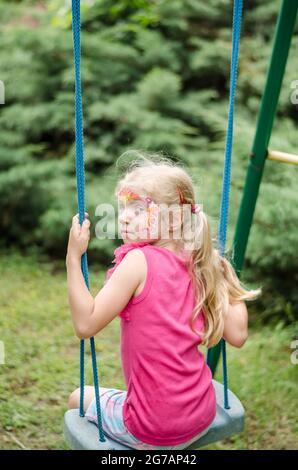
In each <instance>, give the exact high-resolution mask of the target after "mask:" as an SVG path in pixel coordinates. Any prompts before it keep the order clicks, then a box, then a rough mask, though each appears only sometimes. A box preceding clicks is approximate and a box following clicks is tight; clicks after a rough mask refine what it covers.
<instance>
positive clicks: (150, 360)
mask: <svg viewBox="0 0 298 470" xmlns="http://www.w3.org/2000/svg"><path fill="white" fill-rule="evenodd" d="M135 248H137V249H140V250H142V252H143V253H144V255H145V257H146V262H147V278H146V281H145V286H144V288H143V290H142V292H141V293H140V294H139V295H137V296H133V297H131V299H130V301H129V302H128V304H127V305H126V307H125V308H124V310H122V312H121V313H120V317H121V359H122V368H123V373H124V378H125V382H126V386H127V396H126V399H125V402H124V408H123V419H124V423H125V425H126V427H127V429H128V430H129V431H130V432H131V434H133V435H134V436H135V437H136V438H138V439H139V440H141V441H143V442H145V443H147V444H152V445H157V446H162V445H165V446H171V445H177V444H182V443H184V442H186V441H188V440H190V439H191V438H193V437H194V436H196V435H197V434H199V433H200V432H202V431H203V430H204V429H205V428H206V427H207V426H209V424H211V422H212V421H213V419H214V418H215V415H216V398H215V391H214V387H213V384H212V374H211V371H210V369H209V367H208V366H207V364H206V362H205V358H204V355H203V353H202V352H200V351H199V350H198V345H199V344H200V342H201V340H200V337H199V336H198V335H197V334H196V333H194V332H193V331H192V330H191V327H190V318H191V312H192V310H193V308H194V306H195V296H194V292H193V285H192V280H191V278H190V275H189V273H188V270H187V266H186V263H185V260H184V259H183V258H182V257H179V256H177V255H176V254H175V253H173V252H171V251H170V250H168V249H166V248H161V247H156V246H154V245H152V244H150V243H149V242H131V243H127V244H123V245H121V246H120V247H118V248H116V250H115V252H114V254H115V259H114V260H113V262H115V263H116V265H115V266H114V267H113V268H111V269H109V270H108V272H107V279H108V278H109V277H110V275H111V274H112V272H113V271H114V269H116V267H117V265H118V264H119V263H120V262H121V260H122V259H123V258H124V256H125V255H126V253H128V251H130V250H133V249H135ZM196 329H198V330H199V331H203V329H204V316H203V312H201V313H200V315H199V316H198V317H197V319H196Z"/></svg>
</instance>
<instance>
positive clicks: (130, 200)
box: [118, 189, 159, 243]
mask: <svg viewBox="0 0 298 470" xmlns="http://www.w3.org/2000/svg"><path fill="white" fill-rule="evenodd" d="M118 209H119V220H118V221H119V227H120V231H121V236H122V238H123V240H124V242H126V243H128V242H133V241H134V242H140V241H150V240H156V239H157V238H158V236H157V235H158V219H159V217H158V213H159V211H158V206H157V205H156V204H155V203H154V202H153V200H152V199H151V198H150V197H146V196H143V195H139V194H137V193H135V192H133V191H131V190H129V189H122V190H121V191H120V192H119V193H118Z"/></svg>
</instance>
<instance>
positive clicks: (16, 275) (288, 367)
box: [0, 254, 298, 449]
mask: <svg viewBox="0 0 298 470" xmlns="http://www.w3.org/2000/svg"><path fill="white" fill-rule="evenodd" d="M0 266H1V268H0V270H1V274H0V279H1V281H0V297H1V316H0V340H1V341H3V342H4V344H5V364H4V365H0V376H1V380H0V449H20V448H26V449H66V448H67V446H66V444H65V442H64V439H63V433H62V431H63V414H64V412H65V410H66V403H67V398H68V395H69V393H70V392H71V391H72V390H73V389H74V388H76V387H77V386H78V383H79V367H78V366H79V364H78V359H79V342H78V340H77V339H76V338H75V336H74V334H73V329H72V325H71V321H70V315H69V310H68V304H67V290H66V276H65V270H64V265H63V263H62V265H61V263H60V264H57V263H56V264H52V263H48V262H41V261H40V260H39V261H38V259H37V258H36V257H34V256H30V257H29V258H24V257H22V256H21V255H19V254H14V255H10V256H7V255H6V256H5V255H0ZM61 268H62V269H61ZM103 274H104V273H103V271H102V270H100V268H99V267H98V269H95V268H93V269H92V271H91V272H90V284H91V286H92V293H93V294H95V293H96V290H97V289H99V288H100V287H101V285H102V281H103ZM293 339H295V338H294V330H293V327H292V328H290V327H288V328H282V327H281V325H279V326H278V327H275V328H274V329H273V328H270V327H269V326H268V327H264V328H263V329H261V330H259V331H255V330H253V329H252V330H251V332H250V339H249V341H248V342H247V343H246V345H245V346H244V347H243V348H242V349H240V350H237V349H234V348H228V358H229V369H230V388H231V389H232V390H233V391H236V393H237V395H238V396H239V398H240V399H241V400H242V402H243V404H244V407H245V408H246V427H245V431H244V433H242V434H241V435H238V436H233V437H232V438H231V439H228V440H226V441H223V442H220V443H218V444H216V445H212V446H209V447H208V448H210V449H211V448H212V449H297V448H298V445H297V442H298V435H297V434H298V432H297V420H296V416H297V405H298V402H297V373H298V366H294V365H292V364H291V362H290V356H291V352H292V351H291V349H290V343H291V341H292V340H293ZM96 345H97V352H98V364H99V370H100V375H99V376H100V383H101V385H102V386H106V387H109V386H110V387H119V388H121V387H123V388H124V380H123V376H122V370H121V362H120V349H119V321H118V320H116V321H114V322H112V323H111V324H110V325H108V327H107V328H106V329H105V330H104V331H103V332H102V333H101V334H100V335H98V337H97V340H96ZM87 349H89V348H87ZM86 363H87V364H88V367H87V371H86V383H92V372H91V367H90V354H89V352H88V354H87V358H86Z"/></svg>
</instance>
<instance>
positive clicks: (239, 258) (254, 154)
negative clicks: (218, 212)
mask: <svg viewBox="0 0 298 470" xmlns="http://www.w3.org/2000/svg"><path fill="white" fill-rule="evenodd" d="M297 10H298V0H283V2H282V5H281V8H280V12H279V16H278V20H277V25H276V30H275V36H274V44H273V50H272V55H271V60H270V66H269V70H268V74H267V79H266V84H265V89H264V94H263V97H262V101H261V106H260V111H259V115H258V120H257V127H256V132H255V137H254V142H253V146H252V151H251V155H250V163H249V166H248V169H247V174H246V181H245V186H244V190H243V196H242V201H241V205H240V209H239V214H238V218H237V223H236V230H235V236H234V241H233V266H234V268H235V270H236V272H237V274H238V276H239V277H240V273H241V269H242V266H243V263H244V256H245V251H246V247H247V242H248V237H249V233H250V228H251V225H252V220H253V215H254V210H255V206H256V202H257V198H258V193H259V187H260V184H261V181H262V176H263V170H264V166H265V161H266V157H267V152H268V145H269V140H270V136H271V131H272V126H273V122H274V117H275V113H276V108H277V104H278V98H279V94H280V89H281V85H282V81H283V77H284V73H285V68H286V64H287V59H288V54H289V49H290V45H291V39H292V36H293V32H294V27H295V22H296V16H297ZM219 357H220V343H219V344H218V345H216V346H215V347H214V348H212V349H211V350H210V356H209V362H208V364H209V367H210V368H211V370H212V374H213V375H214V374H215V371H216V367H217V364H218V360H219Z"/></svg>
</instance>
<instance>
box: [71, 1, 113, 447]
mask: <svg viewBox="0 0 298 470" xmlns="http://www.w3.org/2000/svg"><path fill="white" fill-rule="evenodd" d="M80 7H81V5H80V0H72V31H73V50H74V69H75V135H76V175H77V199H78V211H79V220H80V224H81V225H82V223H83V221H84V219H85V167H84V132H83V105H82V91H81V15H80ZM81 269H82V273H83V276H84V279H85V283H86V286H87V287H88V289H89V290H90V288H89V276H88V259H87V253H84V254H83V256H82V258H81ZM90 348H91V355H92V369H93V379H94V389H95V401H96V412H97V420H98V430H99V440H100V441H101V442H105V437H104V432H103V428H102V416H101V407H100V395H99V384H98V375H97V364H96V350H95V342H94V338H90ZM84 352H85V341H84V340H81V341H80V416H81V417H83V416H84Z"/></svg>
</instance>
